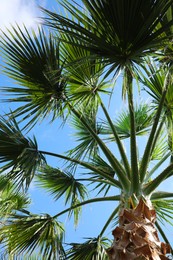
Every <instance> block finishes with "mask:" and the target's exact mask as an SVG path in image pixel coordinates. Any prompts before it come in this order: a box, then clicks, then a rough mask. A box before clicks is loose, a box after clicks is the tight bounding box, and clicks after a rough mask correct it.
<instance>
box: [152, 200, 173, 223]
mask: <svg viewBox="0 0 173 260" xmlns="http://www.w3.org/2000/svg"><path fill="white" fill-rule="evenodd" d="M152 203H153V206H154V208H155V210H156V213H157V220H158V221H159V222H161V223H162V224H165V223H169V224H171V225H173V200H171V199H169V200H168V199H167V200H166V199H160V200H154V201H153V202H152Z"/></svg>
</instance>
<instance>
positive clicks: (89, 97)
mask: <svg viewBox="0 0 173 260" xmlns="http://www.w3.org/2000/svg"><path fill="white" fill-rule="evenodd" d="M61 39H62V41H61V56H62V60H64V61H65V70H66V74H67V77H68V85H67V96H68V99H69V98H70V101H73V102H74V101H75V103H78V105H79V103H84V104H85V106H88V107H90V108H91V107H97V106H98V104H99V99H98V96H97V95H96V94H97V93H98V92H100V93H106V94H108V93H109V92H108V90H107V88H109V87H110V84H108V82H104V80H103V65H102V63H100V60H96V59H92V60H91V59H90V56H91V54H90V51H89V50H86V49H84V48H83V47H80V46H79V40H78V39H74V38H72V37H71V36H70V35H66V34H62V35H61ZM69 41H72V42H73V44H69V43H68V42H69Z"/></svg>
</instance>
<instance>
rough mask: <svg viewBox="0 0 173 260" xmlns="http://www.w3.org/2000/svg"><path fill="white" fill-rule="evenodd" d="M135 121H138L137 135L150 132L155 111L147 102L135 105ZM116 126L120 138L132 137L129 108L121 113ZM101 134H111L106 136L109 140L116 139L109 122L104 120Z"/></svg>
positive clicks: (115, 123)
mask: <svg viewBox="0 0 173 260" xmlns="http://www.w3.org/2000/svg"><path fill="white" fill-rule="evenodd" d="M134 114H135V123H136V125H135V126H136V135H137V136H141V135H146V134H148V132H149V130H150V128H151V126H152V119H153V113H152V108H151V107H150V106H149V105H148V104H147V103H140V104H139V105H136V106H135V111H134ZM114 125H115V128H116V130H117V133H118V135H119V137H120V139H126V138H129V137H130V115H129V111H128V110H127V109H124V110H123V111H122V112H120V113H119V115H118V116H117V119H116V120H115V122H114ZM101 134H104V135H106V134H109V135H110V136H109V137H108V138H106V140H108V141H115V139H114V137H113V134H112V131H111V128H110V127H109V125H108V124H107V122H103V124H102V128H101Z"/></svg>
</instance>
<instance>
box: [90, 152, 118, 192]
mask: <svg viewBox="0 0 173 260" xmlns="http://www.w3.org/2000/svg"><path fill="white" fill-rule="evenodd" d="M91 161H92V164H93V165H94V166H95V167H96V168H98V167H99V168H100V169H101V170H102V172H104V173H105V174H106V175H109V176H110V177H112V178H114V175H115V171H114V170H113V169H112V167H111V166H110V165H109V164H108V163H107V162H106V161H105V160H104V159H103V158H102V157H100V156H99V155H98V154H95V156H93V158H92V159H91ZM89 175H91V176H92V181H91V184H92V185H94V190H95V191H96V190H97V189H98V192H97V195H98V194H100V193H102V192H103V196H106V194H107V193H108V191H109V190H110V188H111V187H112V185H111V183H110V182H107V181H108V180H107V178H104V177H102V176H100V175H99V174H98V173H97V172H90V173H89ZM100 180H101V181H102V180H103V182H100ZM104 180H105V181H106V182H105V183H104ZM88 181H90V178H88Z"/></svg>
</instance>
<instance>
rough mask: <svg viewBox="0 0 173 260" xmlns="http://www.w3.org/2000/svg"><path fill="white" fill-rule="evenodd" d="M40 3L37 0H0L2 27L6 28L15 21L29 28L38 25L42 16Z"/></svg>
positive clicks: (0, 23)
mask: <svg viewBox="0 0 173 260" xmlns="http://www.w3.org/2000/svg"><path fill="white" fill-rule="evenodd" d="M38 4H39V1H37V0H0V28H1V29H2V30H5V29H6V28H9V27H10V26H11V25H13V26H14V25H15V23H16V24H18V25H19V26H20V27H22V26H23V24H25V26H26V27H27V28H28V29H30V28H34V27H37V25H38V23H39V19H38V17H40V16H41V13H40V11H39V8H38ZM43 4H45V1H44V0H43V1H41V5H42V6H43Z"/></svg>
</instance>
